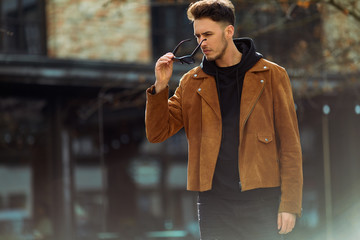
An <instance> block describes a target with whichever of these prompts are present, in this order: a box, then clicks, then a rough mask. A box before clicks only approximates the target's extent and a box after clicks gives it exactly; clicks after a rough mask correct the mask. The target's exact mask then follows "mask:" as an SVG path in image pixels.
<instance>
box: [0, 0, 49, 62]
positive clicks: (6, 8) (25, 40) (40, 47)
mask: <svg viewBox="0 0 360 240" xmlns="http://www.w3.org/2000/svg"><path fill="white" fill-rule="evenodd" d="M0 30H1V31H0V53H10V54H34V55H43V54H46V47H45V10H44V1H41V0H2V1H0Z"/></svg>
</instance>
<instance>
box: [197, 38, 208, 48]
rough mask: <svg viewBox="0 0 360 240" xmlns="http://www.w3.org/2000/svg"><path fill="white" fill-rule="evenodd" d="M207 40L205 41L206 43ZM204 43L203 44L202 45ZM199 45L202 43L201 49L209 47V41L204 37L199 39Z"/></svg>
mask: <svg viewBox="0 0 360 240" xmlns="http://www.w3.org/2000/svg"><path fill="white" fill-rule="evenodd" d="M204 40H205V41H204ZM201 42H202V43H201ZM198 43H201V47H204V46H206V45H207V39H206V38H204V37H201V38H199V39H198Z"/></svg>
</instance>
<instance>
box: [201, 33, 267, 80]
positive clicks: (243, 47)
mask: <svg viewBox="0 0 360 240" xmlns="http://www.w3.org/2000/svg"><path fill="white" fill-rule="evenodd" d="M234 43H235V46H236V47H237V49H238V50H239V51H240V52H241V53H242V57H241V61H240V63H239V66H238V68H241V72H242V73H244V72H247V71H248V70H249V69H250V68H252V67H253V66H254V65H255V64H256V63H257V62H258V61H259V60H260V59H261V58H262V57H263V56H262V55H261V54H260V53H258V52H256V48H255V44H254V41H253V40H252V39H251V38H236V39H234ZM200 67H201V68H202V69H203V71H204V72H205V73H207V74H209V75H212V76H216V73H217V71H219V68H218V67H217V66H216V63H215V61H208V60H206V57H205V56H204V57H203V59H202V62H201V64H200Z"/></svg>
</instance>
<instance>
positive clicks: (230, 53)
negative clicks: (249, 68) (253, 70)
mask: <svg viewBox="0 0 360 240" xmlns="http://www.w3.org/2000/svg"><path fill="white" fill-rule="evenodd" d="M241 57H242V53H241V52H240V51H239V50H238V49H237V47H236V46H235V43H234V41H233V40H231V41H230V42H229V44H228V47H227V48H226V50H225V53H224V55H223V56H222V57H221V58H218V59H216V60H215V63H216V65H217V66H218V67H231V66H234V65H236V64H238V63H239V62H240V61H241Z"/></svg>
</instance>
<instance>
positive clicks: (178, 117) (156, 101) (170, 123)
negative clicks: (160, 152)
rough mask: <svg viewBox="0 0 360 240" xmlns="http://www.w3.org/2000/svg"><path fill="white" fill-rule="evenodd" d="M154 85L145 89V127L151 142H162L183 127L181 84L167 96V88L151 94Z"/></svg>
mask: <svg viewBox="0 0 360 240" xmlns="http://www.w3.org/2000/svg"><path fill="white" fill-rule="evenodd" d="M154 88H155V86H151V87H150V88H148V89H147V91H146V96H147V100H146V110H145V129H146V137H147V139H148V140H149V141H150V142H152V143H158V142H163V141H165V140H166V139H167V138H169V137H171V136H172V135H174V134H175V133H177V132H178V131H179V130H180V129H181V128H182V127H183V120H182V109H181V86H179V87H178V88H177V89H176V91H175V94H174V95H173V96H172V97H171V98H170V99H168V97H169V88H168V87H167V88H166V89H164V90H162V91H161V92H159V93H155V94H152V91H153V90H154Z"/></svg>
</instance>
